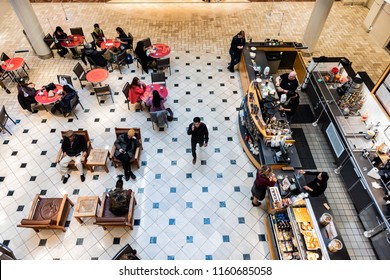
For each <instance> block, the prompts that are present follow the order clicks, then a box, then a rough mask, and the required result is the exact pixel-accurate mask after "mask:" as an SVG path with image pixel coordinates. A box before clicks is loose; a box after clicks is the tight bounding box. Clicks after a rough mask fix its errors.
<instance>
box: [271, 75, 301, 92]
mask: <svg viewBox="0 0 390 280" xmlns="http://www.w3.org/2000/svg"><path fill="white" fill-rule="evenodd" d="M275 86H276V90H277V92H278V93H280V94H283V93H284V94H286V93H288V92H289V91H296V89H297V88H298V86H299V84H298V80H297V73H296V72H295V71H291V72H290V73H284V74H282V75H280V76H279V77H277V78H276V83H275Z"/></svg>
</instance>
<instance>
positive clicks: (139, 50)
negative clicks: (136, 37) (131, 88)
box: [134, 41, 154, 74]
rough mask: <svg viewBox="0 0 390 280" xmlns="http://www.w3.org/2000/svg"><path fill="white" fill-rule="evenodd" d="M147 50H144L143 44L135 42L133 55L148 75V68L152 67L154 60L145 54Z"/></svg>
mask: <svg viewBox="0 0 390 280" xmlns="http://www.w3.org/2000/svg"><path fill="white" fill-rule="evenodd" d="M146 52H147V48H145V45H144V42H143V41H139V42H137V46H136V47H135V50H134V53H135V55H136V56H137V59H138V61H139V62H140V63H141V66H142V69H143V70H144V71H145V73H146V74H148V69H149V66H152V64H153V61H154V59H153V58H152V57H150V56H148V55H147V54H146Z"/></svg>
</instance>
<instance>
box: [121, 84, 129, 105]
mask: <svg viewBox="0 0 390 280" xmlns="http://www.w3.org/2000/svg"><path fill="white" fill-rule="evenodd" d="M129 90H130V84H129V82H126V84H125V85H124V86H123V89H122V92H123V94H124V95H125V102H126V103H127V108H128V109H129V110H130V100H129Z"/></svg>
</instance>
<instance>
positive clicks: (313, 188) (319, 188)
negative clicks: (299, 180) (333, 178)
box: [299, 170, 329, 197]
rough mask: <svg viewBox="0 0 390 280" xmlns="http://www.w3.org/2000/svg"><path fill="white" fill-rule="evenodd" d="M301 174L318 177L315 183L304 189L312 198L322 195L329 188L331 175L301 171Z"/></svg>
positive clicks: (312, 182)
mask: <svg viewBox="0 0 390 280" xmlns="http://www.w3.org/2000/svg"><path fill="white" fill-rule="evenodd" d="M299 174H306V175H315V176H316V177H315V178H314V180H313V181H311V182H310V183H308V184H307V185H306V186H304V187H303V188H304V189H305V190H306V191H307V192H308V194H309V195H310V196H311V197H317V196H320V195H322V194H323V193H324V192H325V190H326V188H327V187H328V179H329V175H328V173H326V172H318V171H304V170H299Z"/></svg>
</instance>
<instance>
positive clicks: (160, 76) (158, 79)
mask: <svg viewBox="0 0 390 280" xmlns="http://www.w3.org/2000/svg"><path fill="white" fill-rule="evenodd" d="M151 77H152V84H164V86H166V85H167V82H166V79H165V73H164V72H163V73H151Z"/></svg>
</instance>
